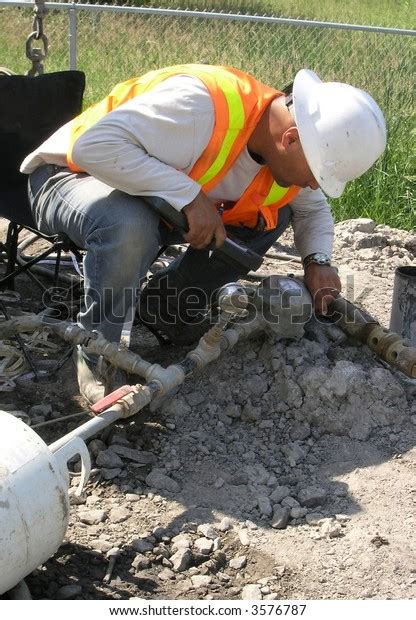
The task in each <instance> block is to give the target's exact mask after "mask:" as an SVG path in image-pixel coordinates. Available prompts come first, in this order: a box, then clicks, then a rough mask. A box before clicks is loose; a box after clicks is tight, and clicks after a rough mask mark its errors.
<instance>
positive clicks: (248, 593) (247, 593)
mask: <svg viewBox="0 0 416 620" xmlns="http://www.w3.org/2000/svg"><path fill="white" fill-rule="evenodd" d="M241 598H242V600H243V601H261V600H262V599H263V595H262V593H261V590H260V586H259V585H257V584H256V583H248V584H247V585H246V586H244V588H243V590H242V592H241Z"/></svg>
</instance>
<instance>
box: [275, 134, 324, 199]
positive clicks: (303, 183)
mask: <svg viewBox="0 0 416 620" xmlns="http://www.w3.org/2000/svg"><path fill="white" fill-rule="evenodd" d="M273 155H274V154H273V153H271V156H270V157H269V158H268V161H267V165H268V167H269V169H270V172H271V173H272V175H273V178H274V180H275V181H276V183H278V184H279V185H281V186H282V187H289V186H290V185H297V186H298V187H302V188H304V187H310V188H311V189H318V187H319V183H318V182H317V180H316V179H315V177H314V176H313V174H312V171H311V169H310V168H309V165H308V162H307V161H306V158H305V155H304V153H303V149H302V146H301V144H300V140H299V134H298V131H297V129H296V127H291V128H290V129H288V130H287V131H286V132H284V134H283V136H281V138H280V139H279V141H277V142H276V144H275V155H276V157H274V156H273ZM278 155H280V157H277V156H278ZM277 161H278V162H279V163H278V165H276V163H277Z"/></svg>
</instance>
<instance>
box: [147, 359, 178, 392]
mask: <svg viewBox="0 0 416 620" xmlns="http://www.w3.org/2000/svg"><path fill="white" fill-rule="evenodd" d="M145 378H146V380H147V381H148V382H155V383H157V384H158V385H159V386H160V389H159V394H158V396H163V395H164V394H167V393H168V392H170V391H171V390H173V388H175V387H177V386H178V385H180V384H181V383H183V382H184V380H185V372H184V371H183V370H182V368H181V367H180V366H178V365H177V364H172V365H171V366H168V367H167V368H163V367H162V366H160V365H159V364H152V365H151V366H149V368H147V370H146V373H145Z"/></svg>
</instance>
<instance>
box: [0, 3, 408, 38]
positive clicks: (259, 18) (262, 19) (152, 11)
mask: <svg viewBox="0 0 416 620" xmlns="http://www.w3.org/2000/svg"><path fill="white" fill-rule="evenodd" d="M1 4H2V5H4V6H16V7H27V6H31V5H32V4H33V3H32V2H22V1H21V0H20V1H19V0H2V2H1ZM45 6H46V8H48V9H57V10H68V9H70V8H73V9H74V10H77V11H92V12H93V11H99V12H106V13H136V14H138V15H159V16H162V17H163V16H165V17H187V18H189V17H198V18H200V19H213V20H215V19H217V20H226V21H227V20H228V21H241V22H255V23H260V24H276V25H277V24H280V25H284V26H306V27H309V28H331V29H335V30H358V31H361V32H377V33H382V34H399V35H400V34H401V35H408V36H415V35H416V30H407V29H403V28H386V27H383V26H365V25H362V24H344V23H337V22H321V21H315V20H307V19H291V18H287V17H273V16H268V15H246V14H244V13H243V14H241V13H216V12H215V11H191V10H188V9H162V8H152V7H135V6H114V5H108V4H106V5H102V4H82V3H75V4H74V3H71V4H68V3H64V2H62V3H61V2H46V3H45Z"/></svg>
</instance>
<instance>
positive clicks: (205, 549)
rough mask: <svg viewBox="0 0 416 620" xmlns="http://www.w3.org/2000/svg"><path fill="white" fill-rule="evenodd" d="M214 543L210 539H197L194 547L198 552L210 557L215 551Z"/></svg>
mask: <svg viewBox="0 0 416 620" xmlns="http://www.w3.org/2000/svg"><path fill="white" fill-rule="evenodd" d="M213 546H214V542H213V541H212V540H210V539H209V538H205V536H203V537H202V538H197V539H196V540H195V542H194V547H195V549H196V550H197V551H198V553H202V554H204V555H209V554H210V553H211V551H212V549H213Z"/></svg>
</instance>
